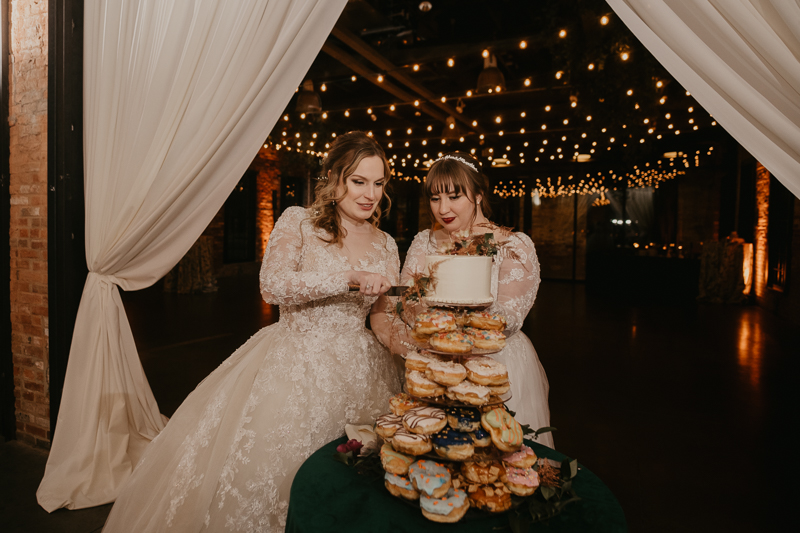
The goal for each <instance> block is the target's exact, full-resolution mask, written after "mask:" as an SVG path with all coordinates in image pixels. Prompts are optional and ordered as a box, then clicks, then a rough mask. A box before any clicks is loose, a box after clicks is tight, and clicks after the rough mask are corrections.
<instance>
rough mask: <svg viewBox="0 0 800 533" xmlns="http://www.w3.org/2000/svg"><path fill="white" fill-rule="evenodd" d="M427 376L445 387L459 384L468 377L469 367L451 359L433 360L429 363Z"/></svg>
mask: <svg viewBox="0 0 800 533" xmlns="http://www.w3.org/2000/svg"><path fill="white" fill-rule="evenodd" d="M425 376H426V377H427V378H428V379H430V380H432V381H435V382H436V383H438V384H440V385H444V386H445V387H452V386H453V385H458V384H459V383H461V382H462V381H464V378H466V377H467V369H466V368H464V365H460V364H458V363H453V362H450V361H441V362H433V363H430V364H429V365H428V370H427V371H426V372H425Z"/></svg>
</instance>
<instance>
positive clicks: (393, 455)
mask: <svg viewBox="0 0 800 533" xmlns="http://www.w3.org/2000/svg"><path fill="white" fill-rule="evenodd" d="M413 462H414V457H413V456H410V455H404V454H402V453H400V452H396V451H395V450H394V448H393V447H392V445H391V444H389V443H388V442H384V443H383V446H381V465H383V469H384V470H386V471H387V472H389V473H390V474H395V475H397V476H405V475H407V474H408V467H409V466H411V463H413Z"/></svg>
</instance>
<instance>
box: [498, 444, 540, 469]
mask: <svg viewBox="0 0 800 533" xmlns="http://www.w3.org/2000/svg"><path fill="white" fill-rule="evenodd" d="M503 462H504V463H506V464H509V465H511V466H514V467H516V468H530V467H532V466H533V465H535V464H536V454H535V453H534V451H533V450H532V449H530V448H529V447H528V446H525V445H524V444H523V445H522V447H521V448H520V449H519V451H516V452H513V453H509V454H508V455H504V456H503Z"/></svg>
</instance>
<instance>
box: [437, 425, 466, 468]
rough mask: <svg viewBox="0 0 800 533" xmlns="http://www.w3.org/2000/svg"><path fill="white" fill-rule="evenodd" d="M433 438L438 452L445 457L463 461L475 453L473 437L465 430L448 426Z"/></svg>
mask: <svg viewBox="0 0 800 533" xmlns="http://www.w3.org/2000/svg"><path fill="white" fill-rule="evenodd" d="M431 440H432V441H433V449H434V451H435V452H436V454H437V455H439V456H440V457H444V458H445V459H450V460H453V461H463V460H465V459H469V458H470V457H471V456H472V454H473V453H475V447H474V445H473V444H472V437H470V436H469V433H465V432H463V431H456V430H455V429H452V428H449V427H446V428H444V429H443V430H441V431H440V432H439V433H434V434H433V435H432V436H431Z"/></svg>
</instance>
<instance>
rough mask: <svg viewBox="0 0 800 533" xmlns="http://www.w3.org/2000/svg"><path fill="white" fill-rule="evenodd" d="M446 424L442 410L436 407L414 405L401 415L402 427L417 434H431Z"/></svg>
mask: <svg viewBox="0 0 800 533" xmlns="http://www.w3.org/2000/svg"><path fill="white" fill-rule="evenodd" d="M446 425H447V417H446V415H445V413H444V411H443V410H441V409H438V408H436V407H415V408H414V409H410V410H409V411H408V412H406V414H405V415H403V427H405V428H406V430H408V431H410V432H411V433H417V434H418V435H432V434H433V433H436V432H437V431H439V430H441V429H442V428H443V427H445V426H446Z"/></svg>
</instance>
